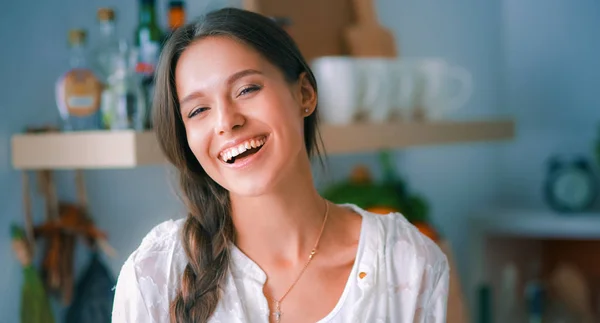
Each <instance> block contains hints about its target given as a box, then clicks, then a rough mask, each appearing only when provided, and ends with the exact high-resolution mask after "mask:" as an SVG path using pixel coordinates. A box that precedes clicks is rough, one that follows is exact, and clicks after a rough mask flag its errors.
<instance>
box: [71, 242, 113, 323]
mask: <svg viewBox="0 0 600 323" xmlns="http://www.w3.org/2000/svg"><path fill="white" fill-rule="evenodd" d="M115 284H116V282H115V279H114V277H113V275H112V274H111V273H110V271H109V270H108V268H107V267H106V265H105V264H104V263H102V261H101V260H100V256H99V255H98V253H97V252H93V253H92V256H91V259H90V263H89V265H88V267H87V269H86V270H85V272H84V273H83V275H82V277H81V279H80V280H79V282H78V283H77V289H76V291H75V300H74V302H73V304H72V305H71V306H70V307H69V309H68V311H67V316H66V323H79V322H86V323H110V320H111V311H112V307H113V301H114V292H113V287H114V286H115Z"/></svg>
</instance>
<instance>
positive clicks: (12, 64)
mask: <svg viewBox="0 0 600 323" xmlns="http://www.w3.org/2000/svg"><path fill="white" fill-rule="evenodd" d="M509 2H510V1H509ZM513 2H514V3H515V4H516V3H517V1H513ZM158 3H159V5H160V7H161V9H163V8H164V7H165V3H166V1H164V0H161V1H158ZM224 3H226V2H225V1H213V2H210V3H208V2H207V1H194V2H192V1H189V5H188V7H189V12H190V13H191V15H196V14H199V13H201V12H202V11H203V10H205V9H206V8H209V9H210V8H215V7H218V6H221V5H223V4H224ZM100 6H113V7H115V8H116V9H117V10H118V24H119V26H118V29H119V31H120V32H121V33H125V35H129V34H131V33H132V31H133V29H134V27H135V24H136V21H137V16H136V12H137V4H136V2H135V1H133V0H128V1H122V0H121V1H119V0H104V1H101V0H87V1H78V0H52V1H32V0H21V1H11V2H9V3H6V4H4V5H3V10H2V11H0V39H1V40H2V43H3V45H4V46H3V49H2V52H1V54H0V55H2V59H0V71H2V73H1V74H0V97H1V98H2V100H0V111H2V112H0V113H1V114H0V157H1V158H0V179H1V180H0V193H1V195H0V212H2V213H1V217H0V259H1V261H2V266H0V288H1V289H0V322H16V321H17V315H18V312H17V308H18V300H19V299H18V297H17V296H18V295H19V286H20V282H21V279H22V277H21V274H20V267H19V265H18V264H17V262H16V260H15V259H14V257H13V255H12V252H11V249H10V243H9V239H8V235H7V232H8V225H9V223H10V222H11V221H17V222H20V221H22V207H21V180H20V173H18V172H16V171H14V170H13V169H12V168H11V165H10V154H9V140H10V135H11V134H14V133H16V132H19V131H20V130H21V129H22V128H23V127H24V126H25V125H29V124H41V123H48V122H49V123H53V122H55V121H56V119H57V117H58V114H57V112H56V108H55V104H54V82H55V80H56V78H57V77H58V75H59V74H60V73H61V72H63V71H64V70H65V68H66V67H67V48H66V34H67V31H68V29H69V28H73V27H79V26H82V27H86V28H92V30H91V31H90V38H91V39H94V37H95V36H96V33H95V31H94V30H93V28H94V26H95V12H96V9H97V8H98V7H100ZM377 7H378V11H379V12H380V19H381V21H382V22H383V23H384V24H385V25H386V26H388V27H389V28H390V29H392V30H393V31H394V33H395V34H396V37H397V41H398V43H399V46H400V48H401V55H402V56H406V57H416V56H442V57H445V58H446V59H447V60H448V61H450V62H453V63H456V64H460V65H462V66H464V67H466V68H467V69H469V70H470V71H471V72H472V73H473V76H474V80H475V89H476V91H475V93H474V96H473V97H472V99H471V101H470V102H469V103H468V105H467V106H466V107H465V108H464V109H462V110H460V111H457V112H456V113H455V117H457V118H462V117H465V118H471V117H472V118H485V117H494V116H504V115H507V114H508V113H515V110H514V109H511V108H509V107H508V106H507V105H506V104H504V103H505V98H504V97H503V96H502V89H503V84H504V83H503V79H502V75H503V72H504V70H503V68H504V67H503V64H504V58H503V47H502V46H503V38H502V16H501V13H502V3H501V1H500V0H497V1H479V0H457V1H452V2H450V1H433V0H426V1H408V0H405V1H398V0H382V1H377ZM528 9H529V10H533V9H534V7H531V8H528ZM161 12H163V10H161ZM162 17H164V14H161V19H163V18H162ZM163 22H164V19H163ZM128 37H129V36H128ZM129 38H131V37H129ZM523 39H524V38H523ZM547 46H550V47H552V48H557V47H559V46H560V45H559V43H558V42H554V43H552V42H551V40H550V38H549V39H548V42H547ZM582 46H583V45H582ZM573 58H574V59H575V57H573ZM589 58H590V60H591V56H590V57H589ZM591 63H592V62H591V61H590V64H591ZM580 66H581V67H585V66H583V65H580ZM513 103H514V102H513ZM519 106H522V104H520V105H519ZM590 109H591V108H590ZM590 111H591V110H590ZM528 113H530V112H528ZM508 147H510V146H509V144H503V143H494V144H490V145H488V144H484V143H481V144H462V145H456V146H447V147H429V148H414V149H408V150H404V151H399V152H396V154H395V155H396V157H397V161H398V166H399V168H400V170H401V172H402V174H403V175H405V176H406V177H407V179H408V181H409V183H410V185H411V188H413V189H414V190H416V191H418V192H420V193H422V194H424V195H425V196H426V197H427V198H428V199H429V201H430V203H431V206H432V211H433V214H432V217H433V219H434V221H435V222H436V224H437V225H439V227H440V228H441V229H442V230H443V232H444V233H445V234H446V235H447V236H448V237H449V238H450V240H451V242H452V244H453V245H454V247H455V252H456V253H457V256H458V260H459V269H460V271H461V272H463V273H464V272H465V268H464V266H462V265H461V264H462V263H464V262H465V261H466V250H467V246H466V243H467V241H466V240H465V239H466V235H465V234H464V226H465V224H466V221H465V219H466V216H468V215H469V214H472V213H473V212H475V211H476V210H479V209H481V208H485V207H487V206H490V205H493V204H494V203H496V199H497V197H498V192H499V188H500V186H499V183H504V184H505V185H509V184H508V183H506V182H505V181H503V180H502V176H501V174H500V173H499V169H501V168H502V165H500V153H501V152H502V149H508ZM508 161H510V158H509V160H508ZM329 162H330V165H331V166H332V167H330V168H329V169H330V171H331V173H330V174H329V177H328V178H330V179H338V178H341V177H343V176H345V175H346V174H347V173H348V172H349V171H350V169H351V168H352V167H353V166H354V165H355V164H356V163H365V164H367V165H371V166H373V167H374V168H375V169H377V167H376V158H375V157H374V156H373V155H369V154H363V155H356V156H333V157H330V159H329ZM513 164H514V163H513ZM514 166H515V167H516V166H517V165H514ZM512 171H514V169H512V168H507V169H506V172H512ZM85 174H86V180H87V186H88V194H89V199H90V206H91V210H92V215H93V217H94V219H95V220H96V222H97V223H98V225H99V226H100V227H101V228H103V229H104V230H106V231H107V232H108V233H109V235H110V242H111V244H112V245H113V246H114V247H116V248H117V249H118V251H119V255H118V257H117V258H116V259H112V260H108V264H109V265H110V267H111V268H112V270H113V272H114V273H115V275H116V274H117V273H118V270H119V268H120V266H121V264H122V263H123V261H124V260H125V259H126V257H127V256H128V255H129V253H130V252H131V251H132V250H133V249H134V248H135V247H136V246H137V245H138V244H139V242H140V240H141V238H142V237H143V236H144V234H145V233H146V232H148V230H149V229H150V228H151V227H153V226H154V225H156V224H157V223H159V222H160V221H163V220H165V219H168V218H173V217H179V216H180V215H181V212H180V211H181V207H180V204H179V203H178V202H177V199H176V198H175V197H174V196H173V189H172V187H173V181H170V180H169V178H170V177H169V171H168V170H167V169H166V168H163V167H143V168H139V169H133V170H105V171H104V170H103V171H88V172H86V173H85ZM71 180H72V173H71V172H59V185H60V186H61V196H62V197H63V198H72V197H73V195H74V194H73V191H74V189H73V186H72V182H71ZM40 217H41V215H40V214H39V213H38V214H37V218H38V219H39V218H40ZM1 230H5V231H4V232H6V234H5V233H2V231H1ZM84 257H85V253H84V252H79V253H78V263H79V264H81V263H84V262H85V258H84Z"/></svg>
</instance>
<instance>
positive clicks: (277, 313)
mask: <svg viewBox="0 0 600 323" xmlns="http://www.w3.org/2000/svg"><path fill="white" fill-rule="evenodd" d="M328 215H329V203H328V202H327V201H325V218H324V219H323V224H322V225H321V232H320V233H319V237H318V238H317V241H316V242H315V246H314V247H313V249H312V250H311V252H310V255H308V261H307V262H306V264H305V265H304V267H302V270H301V271H300V274H298V277H296V280H294V282H293V283H292V285H291V286H290V287H289V288H288V290H287V291H286V292H285V294H283V296H281V298H279V299H275V300H274V302H275V312H274V313H273V316H275V322H276V323H279V322H281V315H283V312H281V302H283V299H284V298H285V297H286V296H287V295H288V294H289V292H290V291H291V290H292V288H294V286H296V283H297V282H298V281H299V280H300V277H302V274H304V271H305V270H306V268H307V267H308V264H310V262H311V261H312V259H313V257H314V256H315V254H316V253H317V247H318V246H319V241H320V240H321V235H323V229H325V223H326V222H327V216H328Z"/></svg>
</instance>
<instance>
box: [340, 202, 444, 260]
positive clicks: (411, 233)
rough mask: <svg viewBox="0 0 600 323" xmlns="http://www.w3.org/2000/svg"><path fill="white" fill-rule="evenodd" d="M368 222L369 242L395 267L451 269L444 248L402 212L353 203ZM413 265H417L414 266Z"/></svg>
mask: <svg viewBox="0 0 600 323" xmlns="http://www.w3.org/2000/svg"><path fill="white" fill-rule="evenodd" d="M351 207H352V208H353V209H355V211H357V212H359V213H360V214H361V215H362V216H363V221H366V222H367V226H365V228H366V229H367V230H368V232H367V233H368V237H365V238H366V239H367V240H371V242H370V243H369V245H371V246H376V247H375V250H376V252H378V253H379V254H380V256H381V257H383V258H384V259H385V261H386V262H391V265H392V266H391V268H397V270H400V271H403V272H404V269H406V268H412V269H413V270H420V271H423V270H428V269H434V270H436V271H447V270H448V260H447V258H446V255H445V254H444V252H443V251H442V249H441V248H440V247H439V246H438V244H437V243H435V242H434V241H433V240H431V239H430V238H429V237H427V236H425V235H424V234H422V233H421V232H420V231H419V229H417V228H416V227H415V226H414V225H413V224H412V223H410V222H409V221H408V220H407V219H406V218H405V217H404V216H403V215H402V214H401V213H389V214H386V215H381V214H375V213H371V212H368V211H366V210H363V209H361V208H358V207H357V206H351ZM411 266H413V267H411Z"/></svg>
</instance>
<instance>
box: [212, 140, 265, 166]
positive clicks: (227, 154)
mask: <svg viewBox="0 0 600 323" xmlns="http://www.w3.org/2000/svg"><path fill="white" fill-rule="evenodd" d="M265 142H267V137H266V136H259V137H256V138H252V139H249V140H246V141H244V142H242V143H240V144H238V145H236V146H234V147H230V148H227V149H225V150H223V151H222V152H221V153H219V159H221V160H222V161H223V162H225V163H227V164H234V163H235V162H236V161H239V160H242V159H244V158H246V157H248V156H250V155H253V154H255V153H257V152H258V151H259V150H260V149H261V148H262V146H263V145H264V144H265Z"/></svg>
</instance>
